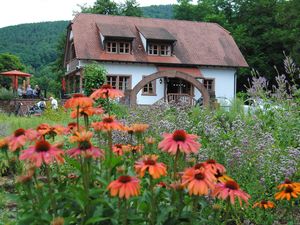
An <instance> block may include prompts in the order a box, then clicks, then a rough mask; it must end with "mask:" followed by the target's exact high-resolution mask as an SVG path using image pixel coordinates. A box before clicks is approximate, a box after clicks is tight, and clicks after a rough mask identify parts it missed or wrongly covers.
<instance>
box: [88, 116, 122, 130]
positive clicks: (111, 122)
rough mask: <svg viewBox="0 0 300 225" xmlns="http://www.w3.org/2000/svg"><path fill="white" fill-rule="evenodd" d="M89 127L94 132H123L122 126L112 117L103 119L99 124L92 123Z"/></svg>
mask: <svg viewBox="0 0 300 225" xmlns="http://www.w3.org/2000/svg"><path fill="white" fill-rule="evenodd" d="M91 127H93V128H94V130H95V131H112V130H120V131H122V130H124V126H123V125H122V124H121V123H120V122H119V121H117V120H115V117H114V116H108V117H104V118H103V119H102V121H101V122H94V123H92V125H91Z"/></svg>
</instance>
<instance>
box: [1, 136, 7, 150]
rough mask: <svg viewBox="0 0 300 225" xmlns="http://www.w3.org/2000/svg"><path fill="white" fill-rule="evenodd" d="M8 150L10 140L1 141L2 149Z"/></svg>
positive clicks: (3, 139)
mask: <svg viewBox="0 0 300 225" xmlns="http://www.w3.org/2000/svg"><path fill="white" fill-rule="evenodd" d="M7 148H8V138H2V139H0V149H7Z"/></svg>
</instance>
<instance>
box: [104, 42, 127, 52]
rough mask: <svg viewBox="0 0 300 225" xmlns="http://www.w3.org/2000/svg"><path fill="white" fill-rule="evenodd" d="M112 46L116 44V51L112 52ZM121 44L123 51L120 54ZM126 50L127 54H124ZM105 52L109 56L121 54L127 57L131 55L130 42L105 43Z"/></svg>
mask: <svg viewBox="0 0 300 225" xmlns="http://www.w3.org/2000/svg"><path fill="white" fill-rule="evenodd" d="M112 44H116V47H115V48H116V51H115V52H112V51H111V50H112V48H113V47H112ZM121 44H123V47H122V48H123V51H122V52H121V50H120V49H121ZM126 44H127V45H128V48H127V47H126ZM126 49H128V52H126ZM105 51H106V52H107V53H110V54H122V55H127V54H131V42H130V41H106V42H105Z"/></svg>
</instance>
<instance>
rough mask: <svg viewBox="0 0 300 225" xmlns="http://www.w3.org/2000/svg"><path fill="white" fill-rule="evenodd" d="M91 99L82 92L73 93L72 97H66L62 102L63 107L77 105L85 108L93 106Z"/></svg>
mask: <svg viewBox="0 0 300 225" xmlns="http://www.w3.org/2000/svg"><path fill="white" fill-rule="evenodd" d="M93 103H94V101H93V99H91V98H89V97H87V96H85V95H83V94H74V95H73V96H72V98H70V99H68V100H67V101H66V103H65V104H64V107H65V108H71V109H76V108H77V107H80V108H85V107H91V106H93Z"/></svg>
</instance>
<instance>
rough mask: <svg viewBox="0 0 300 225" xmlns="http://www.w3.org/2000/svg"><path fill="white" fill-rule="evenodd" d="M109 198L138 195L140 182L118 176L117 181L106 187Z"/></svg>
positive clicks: (134, 178) (129, 177)
mask: <svg viewBox="0 0 300 225" xmlns="http://www.w3.org/2000/svg"><path fill="white" fill-rule="evenodd" d="M107 189H108V190H110V194H111V196H116V195H119V198H126V199H128V198H130V197H131V196H138V195H139V194H140V181H139V180H138V179H137V178H136V177H131V176H127V175H125V176H120V177H119V178H118V179H117V180H114V181H112V182H111V183H110V184H109V185H108V187H107Z"/></svg>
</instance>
